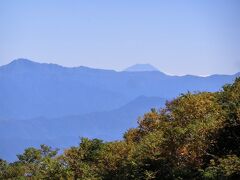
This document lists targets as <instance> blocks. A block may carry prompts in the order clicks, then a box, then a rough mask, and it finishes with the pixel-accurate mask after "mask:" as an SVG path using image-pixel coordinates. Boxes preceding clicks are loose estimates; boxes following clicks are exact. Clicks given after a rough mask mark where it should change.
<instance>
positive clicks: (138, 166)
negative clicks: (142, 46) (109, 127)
mask: <svg viewBox="0 0 240 180" xmlns="http://www.w3.org/2000/svg"><path fill="white" fill-rule="evenodd" d="M17 157H18V160H17V161H16V162H14V163H7V162H6V161H4V160H1V161H0V179H21V178H22V179H25V178H27V177H28V178H32V179H83V180H100V179H106V180H107V179H119V180H124V179H136V180H137V179H169V180H171V179H239V178H240V78H237V79H236V80H235V82H234V83H233V84H228V85H225V86H224V87H223V89H222V90H221V91H219V92H216V93H210V92H200V93H185V94H182V95H181V96H179V97H177V98H175V99H174V100H172V101H170V102H167V103H166V106H165V108H163V109H160V110H156V109H152V110H151V112H148V113H146V114H145V115H144V116H143V117H142V118H140V119H139V120H138V126H137V127H136V128H132V129H129V130H128V131H127V132H126V133H125V134H124V136H123V140H121V141H113V142H104V141H102V140H99V139H88V138H82V139H81V141H80V144H79V146H77V147H69V148H68V149H66V150H65V151H64V152H63V153H58V150H57V149H52V148H51V147H48V146H46V145H41V146H40V148H39V149H36V148H32V147H30V148H27V149H25V151H24V152H23V153H22V154H19V155H17Z"/></svg>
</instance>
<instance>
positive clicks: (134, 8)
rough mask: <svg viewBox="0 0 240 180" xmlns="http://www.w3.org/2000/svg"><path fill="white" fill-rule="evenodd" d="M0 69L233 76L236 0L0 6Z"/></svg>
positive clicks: (239, 27) (15, 2)
mask: <svg viewBox="0 0 240 180" xmlns="http://www.w3.org/2000/svg"><path fill="white" fill-rule="evenodd" d="M0 27H1V28H0V65H3V64H7V63H9V62H10V61H12V60H13V59H16V58H29V59H32V60H35V61H38V62H47V63H57V64H61V65H64V66H80V65H84V66H90V67H95V68H104V69H115V70H122V69H124V68H126V67H128V66H130V65H133V64H136V63H149V64H152V65H154V66H155V67H157V68H158V69H160V70H161V71H163V72H166V73H168V74H176V75H184V74H195V75H209V74H216V73H217V74H233V73H236V72H238V71H240V1H239V0H201V1H197V0H181V1H180V0H165V1H160V0H144V1H143V0H119V1H115V0H101V1H100V0H85V1H83V0H51V1H49V0H35V1H32V0H2V1H0Z"/></svg>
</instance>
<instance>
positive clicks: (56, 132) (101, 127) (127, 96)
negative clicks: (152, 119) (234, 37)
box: [0, 59, 240, 160]
mask: <svg viewBox="0 0 240 180" xmlns="http://www.w3.org/2000/svg"><path fill="white" fill-rule="evenodd" d="M239 75H240V74H239V73H238V74H235V75H212V76H208V77H198V76H191V75H187V76H169V75H166V74H164V73H162V72H160V71H159V70H157V69H156V68H154V67H153V66H151V65H146V64H145V65H135V66H132V67H130V68H128V69H126V70H125V71H122V72H116V71H113V70H101V69H93V68H88V67H83V66H80V67H74V68H67V67H62V66H59V65H56V64H44V63H43V64H40V63H36V62H33V61H30V60H26V59H18V60H14V61H12V62H11V63H10V64H7V65H4V66H0V87H1V88H0V140H1V142H2V143H1V148H0V158H1V157H2V158H5V159H8V160H12V159H14V156H15V154H17V153H20V152H21V151H22V150H23V149H24V148H25V147H28V146H36V145H39V143H46V144H49V145H54V146H58V147H62V148H64V147H66V146H69V145H76V144H77V142H78V140H79V137H80V136H88V137H92V138H93V137H96V138H102V139H104V140H115V139H120V138H121V137H122V133H123V132H124V131H126V129H128V128H130V127H133V126H135V125H136V120H137V117H138V116H140V115H142V114H144V112H147V111H149V110H150V108H152V107H156V108H160V107H162V106H163V105H164V103H165V101H166V100H170V99H172V98H174V97H175V96H177V95H179V94H181V93H184V92H188V91H190V92H194V91H210V92H214V91H217V90H219V89H220V88H221V87H222V86H223V85H224V84H226V83H231V82H233V80H234V79H235V78H236V77H237V76H239Z"/></svg>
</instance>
